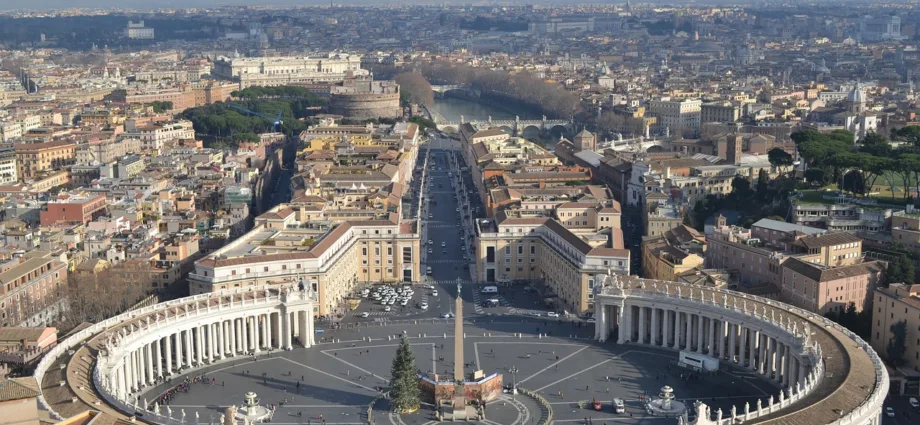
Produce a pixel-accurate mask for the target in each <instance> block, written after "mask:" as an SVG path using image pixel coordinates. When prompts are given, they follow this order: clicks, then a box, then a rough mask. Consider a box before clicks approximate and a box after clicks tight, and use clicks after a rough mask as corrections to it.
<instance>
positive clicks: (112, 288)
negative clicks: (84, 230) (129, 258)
mask: <svg viewBox="0 0 920 425" xmlns="http://www.w3.org/2000/svg"><path fill="white" fill-rule="evenodd" d="M129 271H130V270H128V269H126V268H124V267H122V266H115V267H114V268H111V269H109V270H105V271H102V272H100V273H98V274H95V275H85V274H76V273H74V274H70V275H68V276H67V286H66V287H64V288H62V296H63V298H64V299H65V301H66V303H67V308H66V309H65V310H64V311H63V312H62V314H61V316H60V317H59V318H58V320H57V321H56V322H55V326H56V327H57V328H58V329H60V330H62V331H68V330H70V329H73V328H75V327H76V326H77V325H79V324H81V323H83V322H98V321H101V320H104V319H107V318H109V317H112V316H115V315H118V314H121V313H124V312H125V311H127V310H128V309H129V308H131V307H132V306H134V305H135V304H137V303H138V302H139V301H141V300H142V299H144V297H146V296H147V295H149V294H150V288H151V279H150V278H149V277H145V276H143V275H139V274H137V273H128V272H129Z"/></svg>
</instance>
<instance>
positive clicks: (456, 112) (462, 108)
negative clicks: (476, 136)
mask: <svg viewBox="0 0 920 425" xmlns="http://www.w3.org/2000/svg"><path fill="white" fill-rule="evenodd" d="M429 111H430V112H431V114H432V115H434V116H435V117H437V118H439V119H440V120H442V121H460V116H461V115H463V118H464V119H465V120H467V121H470V120H482V121H485V120H487V119H489V116H492V119H493V120H509V119H510V120H513V119H514V115H515V114H517V115H519V116H520V117H521V119H522V120H523V119H540V117H539V116H538V115H535V114H533V113H528V112H526V111H523V110H520V109H518V108H515V107H513V106H508V107H502V108H498V107H495V106H492V105H486V104H483V103H479V102H476V101H473V100H466V99H459V98H456V97H446V98H440V99H435V100H434V106H432V107H431V108H429ZM438 115H440V117H438Z"/></svg>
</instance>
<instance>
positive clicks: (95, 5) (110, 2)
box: [0, 0, 830, 11]
mask: <svg viewBox="0 0 920 425" xmlns="http://www.w3.org/2000/svg"><path fill="white" fill-rule="evenodd" d="M828 1H830V0H828ZM625 2H626V0H612V1H594V2H589V4H620V3H625ZM644 2H645V3H649V2H650V1H644ZM652 2H654V3H657V4H661V5H667V4H686V3H689V2H691V0H658V1H652ZM751 2H753V0H751V1H744V0H706V1H704V2H701V3H697V4H698V5H702V4H742V3H751ZM334 3H336V4H348V5H356V6H358V5H360V6H367V5H381V4H403V5H404V4H445V3H446V4H452V5H461V4H472V5H486V4H498V5H501V4H509V3H510V4H519V5H523V4H556V5H563V4H584V3H583V2H580V1H571V0H539V1H532V0H530V1H529V0H500V1H489V0H442V1H437V0H409V1H404V0H403V1H392V0H386V1H382V2H381V1H379V0H336V1H334ZM634 3H643V1H635V2H634ZM322 4H329V2H328V1H322V0H0V10H6V11H9V10H35V11H49V10H65V9H80V8H85V9H112V8H117V9H189V8H205V7H220V6H313V5H322Z"/></svg>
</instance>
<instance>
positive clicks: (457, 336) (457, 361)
mask: <svg viewBox="0 0 920 425" xmlns="http://www.w3.org/2000/svg"><path fill="white" fill-rule="evenodd" d="M462 289H463V281H461V280H460V278H457V301H456V303H457V305H456V308H455V310H456V312H457V315H456V317H455V318H454V319H455V320H454V382H459V383H462V382H465V381H466V376H465V374H464V373H463V366H464V364H463V297H462V296H461V292H460V291H461V290H462Z"/></svg>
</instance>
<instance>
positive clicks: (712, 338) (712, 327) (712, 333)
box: [709, 318, 719, 357]
mask: <svg viewBox="0 0 920 425" xmlns="http://www.w3.org/2000/svg"><path fill="white" fill-rule="evenodd" d="M718 324H719V321H718V320H716V319H715V318H710V319H709V357H715V356H716V326H718Z"/></svg>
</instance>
